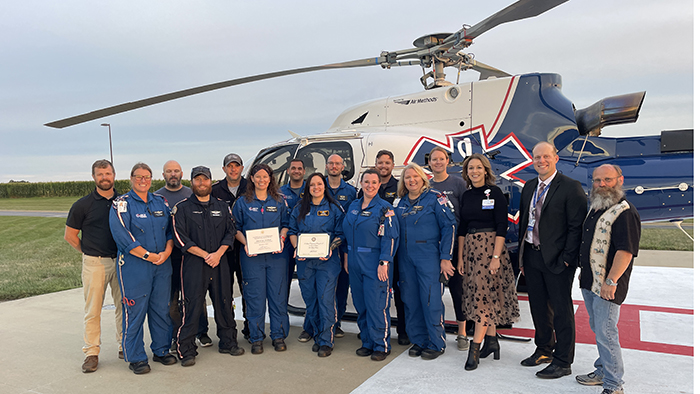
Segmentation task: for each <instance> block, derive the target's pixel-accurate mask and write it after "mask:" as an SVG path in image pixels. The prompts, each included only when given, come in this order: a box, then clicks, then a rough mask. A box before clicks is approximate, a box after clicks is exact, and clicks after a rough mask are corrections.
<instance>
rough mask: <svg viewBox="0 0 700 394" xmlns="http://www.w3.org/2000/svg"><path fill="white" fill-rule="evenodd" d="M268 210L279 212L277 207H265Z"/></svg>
mask: <svg viewBox="0 0 700 394" xmlns="http://www.w3.org/2000/svg"><path fill="white" fill-rule="evenodd" d="M265 210H266V211H267V212H277V207H265Z"/></svg>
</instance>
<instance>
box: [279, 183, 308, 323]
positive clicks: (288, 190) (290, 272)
mask: <svg viewBox="0 0 700 394" xmlns="http://www.w3.org/2000/svg"><path fill="white" fill-rule="evenodd" d="M304 186H306V181H304V182H302V184H301V188H300V189H299V194H297V193H295V192H294V190H292V187H291V186H289V183H287V184H286V185H284V186H282V187H280V193H282V197H283V198H284V199H285V200H286V201H287V207H288V208H289V212H292V210H293V209H294V207H295V206H296V205H297V204H298V203H299V201H300V200H301V197H302V196H303V195H304ZM282 253H283V254H284V255H285V256H287V264H288V265H287V267H288V269H287V303H289V292H290V290H291V288H292V277H293V276H294V263H295V262H296V261H295V260H294V248H292V244H291V243H290V242H289V237H287V239H285V240H284V250H283V251H282ZM298 275H299V273H298V272H297V276H298ZM304 328H306V327H304ZM307 332H308V331H307ZM309 334H313V333H312V332H310V333H309Z"/></svg>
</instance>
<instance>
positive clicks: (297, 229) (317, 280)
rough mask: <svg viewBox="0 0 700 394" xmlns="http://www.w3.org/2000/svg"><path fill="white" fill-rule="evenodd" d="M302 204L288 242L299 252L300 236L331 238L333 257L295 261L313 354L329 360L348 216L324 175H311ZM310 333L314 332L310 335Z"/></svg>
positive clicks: (293, 213)
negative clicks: (341, 248) (341, 256)
mask: <svg viewBox="0 0 700 394" xmlns="http://www.w3.org/2000/svg"><path fill="white" fill-rule="evenodd" d="M304 189H305V190H304V194H303V197H302V198H301V202H300V203H299V204H297V206H296V207H295V208H294V210H293V211H292V216H291V218H290V220H289V239H290V241H291V243H292V246H293V247H294V248H295V250H296V249H297V245H298V238H297V237H298V235H299V234H308V233H325V234H328V235H329V237H330V241H331V243H330V254H329V256H326V257H321V258H302V257H299V256H297V252H296V251H295V253H294V257H295V258H296V261H297V275H298V276H299V287H300V289H301V295H302V296H303V297H304V302H305V303H306V315H305V317H304V323H305V325H306V324H309V325H310V326H311V328H309V329H306V331H307V332H309V333H311V334H312V335H313V336H314V341H315V345H314V347H313V349H314V351H316V352H318V356H319V357H328V356H330V355H331V352H332V351H333V339H334V334H335V333H334V331H335V330H334V326H335V322H336V319H337V316H336V310H335V288H336V285H337V283H338V275H339V274H340V269H341V267H340V252H339V249H337V247H338V246H339V245H340V243H341V242H342V241H343V239H344V238H345V236H344V234H343V218H344V217H345V214H344V213H343V209H342V208H341V207H340V205H339V204H338V203H337V202H336V201H335V200H334V199H333V197H332V196H331V194H330V190H329V189H328V187H327V185H326V180H325V178H324V177H323V174H321V173H320V172H315V173H313V174H311V175H309V178H308V179H307V180H306V186H305V187H304ZM309 330H311V331H309Z"/></svg>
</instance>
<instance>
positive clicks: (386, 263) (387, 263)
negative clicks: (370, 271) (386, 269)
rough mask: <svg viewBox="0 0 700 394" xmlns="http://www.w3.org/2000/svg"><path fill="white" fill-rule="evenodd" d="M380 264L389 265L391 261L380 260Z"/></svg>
mask: <svg viewBox="0 0 700 394" xmlns="http://www.w3.org/2000/svg"><path fill="white" fill-rule="evenodd" d="M379 265H389V262H388V261H380V262H379Z"/></svg>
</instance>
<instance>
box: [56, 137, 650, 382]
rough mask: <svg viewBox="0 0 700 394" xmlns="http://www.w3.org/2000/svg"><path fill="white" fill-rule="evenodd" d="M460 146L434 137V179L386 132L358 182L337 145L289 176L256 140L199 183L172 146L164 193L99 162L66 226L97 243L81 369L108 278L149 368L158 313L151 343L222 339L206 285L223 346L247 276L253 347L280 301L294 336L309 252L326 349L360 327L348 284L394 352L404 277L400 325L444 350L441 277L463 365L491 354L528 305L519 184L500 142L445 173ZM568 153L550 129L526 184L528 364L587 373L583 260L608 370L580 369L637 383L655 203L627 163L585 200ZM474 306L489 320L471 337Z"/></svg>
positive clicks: (309, 300) (164, 358)
mask: <svg viewBox="0 0 700 394" xmlns="http://www.w3.org/2000/svg"><path fill="white" fill-rule="evenodd" d="M449 161H450V157H449V154H448V152H447V151H446V150H444V149H442V148H439V147H438V148H435V149H433V150H432V151H431V152H430V155H429V164H430V169H431V172H432V179H430V180H429V179H428V177H427V175H426V172H425V171H424V170H423V168H421V167H420V166H418V165H417V164H415V163H408V164H407V165H406V166H405V167H404V169H403V171H402V172H401V176H400V178H399V179H398V180H397V179H395V178H394V177H393V176H392V171H393V168H394V157H393V154H392V153H391V152H390V151H387V150H382V151H379V152H378V154H377V157H376V163H375V164H376V165H375V167H374V168H370V169H368V170H366V171H365V172H364V173H362V175H361V177H360V186H361V188H360V190H359V191H357V190H356V189H355V188H354V187H353V186H351V185H349V184H348V183H346V182H345V181H344V180H343V178H342V171H343V169H344V159H343V158H342V157H340V156H339V155H337V154H333V155H330V156H329V157H328V158H327V163H326V175H324V174H322V173H320V172H315V173H312V174H310V175H309V176H308V177H306V178H305V177H304V175H305V166H304V162H303V161H302V160H299V159H294V160H292V161H291V162H290V163H289V166H288V170H287V172H288V175H289V178H290V182H289V184H287V185H284V186H282V187H281V188H280V186H279V185H278V184H277V181H276V180H275V177H274V175H273V171H272V169H271V168H270V167H269V166H267V165H266V164H257V165H255V166H254V167H253V168H252V169H251V170H250V171H249V175H248V177H247V178H243V177H242V176H241V173H242V170H243V162H242V160H241V158H240V157H239V156H238V155H236V154H229V155H227V156H226V157H225V158H224V166H223V170H224V172H225V173H226V178H225V179H224V180H221V181H219V182H217V183H213V182H212V175H211V171H210V170H209V168H207V167H202V166H200V167H195V168H193V169H192V171H191V182H192V188H191V189H189V188H186V186H183V185H181V183H180V180H181V178H182V170H181V169H180V166H179V164H177V162H174V161H170V162H168V163H166V165H165V166H164V169H163V176H164V178H165V180H166V186H165V187H164V188H162V189H161V190H159V191H158V192H156V193H151V192H149V189H150V187H151V179H152V176H153V174H152V171H151V169H150V168H149V167H148V166H147V165H146V164H143V163H137V164H136V165H135V166H134V167H133V169H132V171H131V184H132V189H131V190H130V191H129V192H128V193H126V194H124V195H121V196H117V195H116V193H115V191H114V189H113V184H114V168H113V167H112V165H111V163H110V162H109V161H106V160H98V161H97V162H95V164H93V168H92V174H93V178H94V180H95V184H96V190H95V192H93V193H92V194H90V195H89V196H86V197H84V198H82V199H80V200H79V201H78V202H76V203H75V205H74V206H73V207H72V208H71V212H70V213H69V216H68V220H67V222H66V236H65V238H66V240H67V241H68V242H69V243H70V244H71V245H72V246H74V247H75V248H76V249H77V250H79V251H81V252H82V253H83V283H84V289H85V299H86V307H85V311H86V316H85V346H84V348H83V350H84V352H85V354H86V356H87V357H86V359H85V361H84V364H83V371H84V372H92V371H94V370H96V368H97V363H98V354H99V345H100V322H99V319H100V309H101V305H102V301H103V298H104V294H105V291H106V287H107V284H109V285H110V287H111V289H112V296H113V298H114V299H115V300H121V303H122V305H123V307H122V308H116V309H117V313H116V315H115V318H116V323H117V339H118V341H119V343H120V346H119V356H120V358H122V357H123V358H124V359H125V361H127V362H129V368H130V369H131V370H133V372H134V373H136V374H141V373H146V372H148V371H150V366H149V364H148V357H147V355H146V353H145V351H144V344H143V324H144V319H145V316H146V314H148V315H149V319H148V321H149V330H150V333H151V340H152V342H151V350H152V352H153V360H154V361H157V362H161V363H162V364H165V365H170V364H175V363H177V361H178V360H179V361H180V362H181V365H183V366H190V365H194V364H195V357H196V356H197V350H196V349H197V342H199V345H200V346H208V345H211V344H212V341H211V339H210V338H209V337H208V335H207V331H208V323H207V321H208V320H207V314H206V313H207V312H206V302H205V295H206V293H207V291H208V292H209V295H210V298H211V301H212V306H213V309H214V318H215V322H216V327H217V331H216V332H217V336H218V338H219V352H221V353H227V354H231V355H233V356H239V355H242V354H244V353H245V351H244V349H243V348H241V347H240V346H239V345H238V342H237V330H236V322H235V320H234V306H233V299H232V298H233V297H232V294H233V292H232V286H233V283H234V281H235V279H236V278H237V281H238V284H239V288H240V290H241V292H242V296H243V297H242V298H243V300H244V302H243V305H242V307H243V311H244V316H245V327H244V330H243V333H244V336H245V337H246V338H247V339H248V340H249V342H250V343H251V344H252V347H251V352H252V353H253V354H260V353H262V352H263V340H264V339H265V337H266V334H265V313H266V308H267V311H268V312H269V318H270V328H269V335H270V338H271V340H272V346H273V348H274V350H275V351H284V350H286V348H287V346H286V343H285V339H286V338H287V336H288V333H289V317H288V314H287V303H288V298H289V288H290V283H291V274H292V273H293V270H294V266H296V271H297V276H298V279H299V287H300V290H301V293H302V297H303V299H304V302H305V304H306V314H305V318H304V324H303V331H302V333H301V334H300V336H299V338H298V339H299V341H300V342H308V341H311V340H313V342H314V345H313V347H312V350H313V351H314V352H316V353H317V355H318V356H319V357H327V356H329V355H331V353H332V351H333V347H334V340H335V338H337V337H342V336H343V335H344V332H343V330H342V329H341V327H340V323H341V320H342V316H343V314H344V313H345V309H346V303H347V295H348V287H349V288H350V289H351V292H352V300H353V304H354V306H355V310H356V311H357V324H358V327H359V329H360V333H359V335H358V337H359V339H360V340H361V342H362V345H361V347H360V348H359V349H357V351H356V353H357V355H358V356H365V357H366V356H369V357H370V358H371V359H372V360H375V361H381V360H384V359H386V357H387V356H388V355H389V354H390V352H391V343H390V328H391V316H390V314H389V310H390V302H391V298H392V294H393V295H394V302H395V305H396V308H397V312H398V313H397V315H398V316H397V319H398V324H397V333H398V337H399V338H398V339H399V343H400V344H402V345H408V344H413V345H412V347H411V348H410V349H409V352H408V353H409V356H411V357H419V356H420V357H421V358H423V359H426V360H432V359H435V358H437V357H439V356H440V355H441V354H443V353H444V351H445V347H446V345H445V337H446V336H445V327H444V314H445V308H444V304H443V303H442V295H443V292H444V288H445V286H448V287H449V289H450V293H451V295H452V299H453V302H454V308H455V315H456V317H457V321H458V333H457V334H458V335H457V346H458V348H459V349H460V350H468V356H467V360H466V363H465V369H466V370H474V369H476V368H477V367H478V364H479V360H480V359H483V358H486V357H488V356H489V355H491V354H493V355H494V359H496V360H497V359H499V358H500V345H499V342H498V339H497V335H496V327H497V326H499V325H505V324H510V323H513V322H515V321H517V320H518V319H519V317H520V312H519V308H518V299H517V295H516V289H515V278H514V275H513V270H512V268H511V263H510V255H509V252H508V249H507V247H506V245H505V237H506V233H507V229H508V202H507V199H506V196H505V195H504V193H503V192H502V191H501V190H500V189H499V188H498V187H497V186H496V176H495V174H494V173H493V170H492V169H491V165H490V163H489V160H488V159H487V158H486V157H485V156H483V155H480V154H473V155H471V156H469V157H468V158H467V159H466V160H465V161H464V162H463V167H462V179H460V178H459V177H457V176H455V175H449V174H448V173H447V166H448V163H449ZM557 161H558V156H557V154H556V148H555V147H554V146H553V145H552V144H550V143H548V142H541V143H539V144H537V145H536V146H535V148H534V149H533V164H534V168H535V170H536V171H537V173H538V175H539V176H538V177H537V178H536V179H533V180H530V181H528V182H527V183H526V184H525V186H524V187H523V189H522V195H521V201H520V219H519V220H520V221H519V226H520V233H519V241H520V248H519V250H520V255H519V258H518V260H519V266H520V270H521V271H522V273H523V275H524V276H525V278H526V279H527V286H528V293H529V303H530V310H531V313H532V316H533V322H534V325H535V331H536V334H535V344H536V345H537V349H536V351H535V353H534V354H533V355H532V356H530V357H528V358H526V359H524V360H523V361H522V362H521V364H522V365H524V366H535V365H540V364H543V363H549V364H550V365H549V366H547V367H546V368H545V369H544V370H542V371H539V372H538V373H537V374H536V375H537V376H538V377H541V378H559V377H562V376H566V375H569V374H570V373H571V369H570V366H571V363H572V362H573V355H574V335H575V326H574V316H573V303H572V301H571V286H572V283H573V276H574V272H575V270H576V267H577V266H581V267H582V270H581V272H582V274H581V287H582V289H583V290H582V291H583V294H584V299H585V300H586V307H587V309H588V311H589V315H590V316H591V321H590V324H591V328H592V329H593V331H594V332H595V333H596V338H597V340H598V347H599V352H600V358H599V359H598V360H596V362H595V366H596V370H595V371H594V372H591V373H590V374H588V375H582V376H578V377H577V378H576V379H577V381H578V382H579V383H581V384H587V385H593V384H601V385H603V386H604V388H605V390H607V391H609V392H621V390H622V361H621V357H620V349H619V342H617V337H616V334H617V331H616V323H617V317H618V316H619V305H620V304H621V303H622V301H623V300H624V298H625V295H626V291H627V286H628V282H629V276H630V272H631V268H632V259H633V257H634V256H635V255H636V254H637V248H638V244H639V232H640V230H639V228H640V226H639V215H638V213H637V212H636V210H635V209H634V207H633V206H632V205H631V204H629V202H627V201H626V200H625V199H624V192H623V191H622V181H623V177H622V174H621V171H620V170H619V168H617V167H614V166H611V165H603V166H601V167H599V168H597V169H596V170H595V171H594V172H593V189H592V192H591V208H590V211H589V213H588V215H586V206H587V204H586V197H585V193H584V192H583V189H582V187H581V185H580V183H578V182H577V181H574V180H572V179H570V178H568V177H566V176H564V175H563V174H561V173H558V172H557V171H556V162H557ZM171 207H172V209H171ZM267 230H273V233H274V234H275V235H277V234H278V235H279V249H277V248H275V250H273V251H272V252H269V253H259V254H256V253H253V252H251V250H253V248H252V247H251V248H249V246H252V245H249V244H248V238H249V234H251V232H252V231H267ZM80 231H82V238H79V236H78V234H79V232H80ZM319 234H321V235H323V236H324V237H327V240H328V242H327V249H324V250H323V253H322V254H325V253H326V251H327V254H325V256H323V255H319V256H316V257H309V256H307V255H300V254H299V253H298V252H299V250H300V246H302V245H300V244H302V243H303V242H308V241H305V240H307V239H308V237H307V235H315V236H317V235H319ZM582 234H583V235H582ZM314 239H315V238H314ZM304 245H305V244H304ZM601 245H605V246H604V247H601ZM168 260H170V261H168ZM435 300H438V302H435ZM169 315H170V316H169ZM468 321H472V322H474V336H473V339H472V341H471V342H469V341H468V340H467V330H466V327H467V322H468ZM613 332H614V334H615V335H612V334H613ZM555 334H556V335H555ZM171 348H172V350H174V353H175V355H176V356H175V355H173V354H171ZM615 390H618V391H615ZM604 392H605V391H604Z"/></svg>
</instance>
